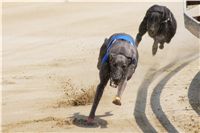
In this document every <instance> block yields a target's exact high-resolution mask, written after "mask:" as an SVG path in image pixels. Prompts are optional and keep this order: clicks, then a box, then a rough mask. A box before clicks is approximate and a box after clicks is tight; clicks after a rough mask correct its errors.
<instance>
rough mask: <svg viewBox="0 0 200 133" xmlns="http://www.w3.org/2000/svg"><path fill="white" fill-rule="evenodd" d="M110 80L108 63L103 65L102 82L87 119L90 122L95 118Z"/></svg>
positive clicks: (101, 71)
mask: <svg viewBox="0 0 200 133" xmlns="http://www.w3.org/2000/svg"><path fill="white" fill-rule="evenodd" d="M108 80H109V69H108V66H107V65H104V64H103V66H102V67H101V69H100V83H99V85H98V86H97V90H96V94H95V97H94V101H93V105H92V108H91V111H90V114H89V117H88V120H87V122H88V123H92V121H93V120H94V117H95V112H96V109H97V106H98V104H99V101H100V99H101V97H102V95H103V91H104V88H105V87H106V85H107V83H108Z"/></svg>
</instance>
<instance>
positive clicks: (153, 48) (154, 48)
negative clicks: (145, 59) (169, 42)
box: [152, 39, 158, 56]
mask: <svg viewBox="0 0 200 133" xmlns="http://www.w3.org/2000/svg"><path fill="white" fill-rule="evenodd" d="M157 50H158V41H157V40H156V39H155V40H154V43H153V47H152V55H153V56H154V55H156V52H157Z"/></svg>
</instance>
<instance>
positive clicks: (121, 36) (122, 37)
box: [101, 34, 137, 64]
mask: <svg viewBox="0 0 200 133" xmlns="http://www.w3.org/2000/svg"><path fill="white" fill-rule="evenodd" d="M116 40H125V41H127V42H128V43H129V44H130V45H135V41H134V39H133V38H132V37H131V36H130V35H127V34H117V35H114V36H112V37H111V38H110V39H109V42H108V45H107V51H106V54H105V55H104V57H103V59H102V62H101V64H104V63H105V62H107V61H108V57H109V51H110V48H111V47H112V45H113V44H114V42H115V41H116ZM135 46H136V47H137V45H135Z"/></svg>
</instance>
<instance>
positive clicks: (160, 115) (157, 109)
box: [150, 57, 197, 133]
mask: <svg viewBox="0 0 200 133" xmlns="http://www.w3.org/2000/svg"><path fill="white" fill-rule="evenodd" d="M196 58H197V57H195V58H193V59H190V60H188V61H186V62H185V63H183V64H181V65H179V66H178V67H177V68H176V69H174V70H173V71H171V72H170V73H169V74H168V75H166V76H165V77H164V78H163V79H162V80H161V81H160V83H158V84H157V85H156V87H155V88H154V90H153V93H152V95H151V101H150V102H151V108H152V110H153V112H154V114H155V115H156V117H157V119H158V120H159V121H160V123H161V124H162V126H163V127H164V128H165V129H166V130H167V131H168V132H170V133H178V131H177V130H176V128H175V127H174V126H173V125H172V124H171V122H170V121H169V120H168V118H167V116H166V115H165V113H164V112H163V110H162V107H161V104H160V95H161V92H162V90H163V89H164V86H165V85H166V83H167V82H168V81H169V80H170V79H171V78H172V77H173V76H174V75H175V74H176V73H178V72H179V71H180V70H181V69H183V68H184V67H185V66H187V65H188V64H189V63H190V62H192V61H193V60H195V59H196Z"/></svg>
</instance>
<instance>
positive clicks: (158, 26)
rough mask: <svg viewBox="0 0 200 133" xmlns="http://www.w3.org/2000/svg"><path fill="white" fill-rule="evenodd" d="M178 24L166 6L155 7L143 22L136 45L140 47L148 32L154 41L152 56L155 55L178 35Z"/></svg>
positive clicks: (148, 12)
mask: <svg viewBox="0 0 200 133" xmlns="http://www.w3.org/2000/svg"><path fill="white" fill-rule="evenodd" d="M176 28H177V23H176V20H175V18H174V15H173V14H172V12H171V11H170V10H169V9H168V8H167V7H165V6H159V5H153V6H152V7H150V8H149V9H148V10H147V12H146V15H145V17H144V19H143V20H142V22H141V24H140V27H139V33H138V34H137V36H136V44H137V45H139V43H140V41H141V40H142V36H143V35H144V34H145V33H146V32H147V31H148V34H149V36H150V37H152V38H153V39H154V44H153V47H152V54H153V55H155V54H156V52H157V49H158V43H160V46H159V48H160V49H163V48H164V43H165V42H166V43H169V42H170V41H171V39H172V37H173V36H174V35H175V33H176Z"/></svg>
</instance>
